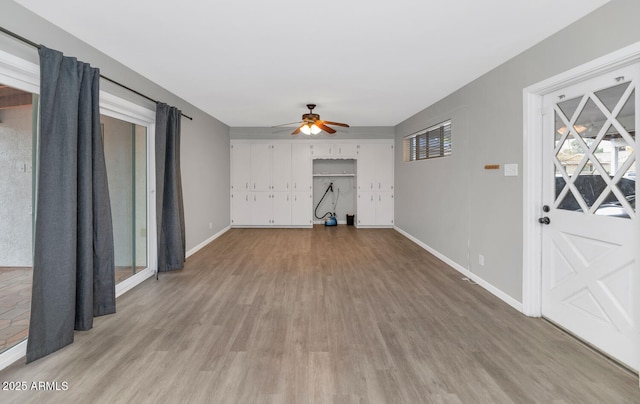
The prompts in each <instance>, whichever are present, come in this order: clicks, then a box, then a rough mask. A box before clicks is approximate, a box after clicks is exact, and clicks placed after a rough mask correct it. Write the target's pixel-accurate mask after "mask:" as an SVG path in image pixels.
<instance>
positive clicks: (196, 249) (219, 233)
mask: <svg viewBox="0 0 640 404" xmlns="http://www.w3.org/2000/svg"><path fill="white" fill-rule="evenodd" d="M230 228H231V226H230V225H229V226H227V227H225V228H224V229H222V230H220V231H219V232H217V233H216V234H214V235H213V236H211V237H209V238H208V239H206V240H205V241H203V242H202V243H200V244H198V245H197V246H195V247H193V248H192V249H190V250H189V251H187V253H186V254H185V255H186V258H189V257H190V256H192V255H193V254H195V253H197V252H198V251H200V250H202V249H203V248H204V247H206V246H207V244H209V243H210V242H212V241H213V240H215V239H217V238H218V237H220V236H222V235H223V234H224V233H226V232H227V231H229V229H230Z"/></svg>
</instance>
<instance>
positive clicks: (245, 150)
mask: <svg viewBox="0 0 640 404" xmlns="http://www.w3.org/2000/svg"><path fill="white" fill-rule="evenodd" d="M250 185H251V145H250V144H248V143H235V144H232V145H231V189H232V190H234V191H249V188H250Z"/></svg>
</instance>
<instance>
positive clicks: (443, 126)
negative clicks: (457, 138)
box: [404, 120, 451, 161]
mask: <svg viewBox="0 0 640 404" xmlns="http://www.w3.org/2000/svg"><path fill="white" fill-rule="evenodd" d="M450 154H451V120H448V121H445V122H441V123H439V124H437V125H434V126H432V127H430V128H427V129H422V130H420V131H418V132H416V133H413V134H411V135H409V136H406V137H405V138H404V161H416V160H424V159H432V158H436V157H444V156H449V155H450Z"/></svg>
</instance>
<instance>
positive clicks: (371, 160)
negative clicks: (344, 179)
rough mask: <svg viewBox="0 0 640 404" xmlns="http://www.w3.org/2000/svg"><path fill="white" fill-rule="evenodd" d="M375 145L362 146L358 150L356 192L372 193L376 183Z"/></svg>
mask: <svg viewBox="0 0 640 404" xmlns="http://www.w3.org/2000/svg"><path fill="white" fill-rule="evenodd" d="M375 146H377V145H376V144H362V145H360V147H359V148H358V161H357V178H356V180H357V184H358V191H362V192H373V191H375V190H376V189H375V188H374V186H375V187H377V181H376V179H377V178H376V156H377V150H378V149H377V148H376V147H375Z"/></svg>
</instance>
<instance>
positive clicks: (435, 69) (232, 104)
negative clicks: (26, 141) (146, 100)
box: [15, 0, 608, 127]
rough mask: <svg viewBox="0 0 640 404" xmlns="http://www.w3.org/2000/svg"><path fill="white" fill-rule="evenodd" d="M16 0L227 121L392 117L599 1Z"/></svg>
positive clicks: (390, 120)
mask: <svg viewBox="0 0 640 404" xmlns="http://www.w3.org/2000/svg"><path fill="white" fill-rule="evenodd" d="M15 1H16V2H17V3H19V4H21V5H23V6H24V7H26V8H28V9H30V10H31V11H33V12H35V13H36V14H39V15H40V16H42V17H43V18H45V19H47V20H49V21H51V22H52V23H54V24H55V25H57V26H59V27H61V28H62V29H64V30H66V31H67V32H69V33H71V34H73V35H74V36H76V37H78V38H80V39H82V40H83V41H85V42H87V43H88V44H90V45H92V46H93V47H95V48H97V49H98V50H100V51H102V52H103V53H105V54H107V55H109V56H111V57H112V58H114V59H116V60H118V61H120V62H121V63H123V64H125V65H126V66H128V67H130V68H131V69H133V70H135V71H137V72H138V73H140V74H142V75H143V76H146V77H147V78H149V79H150V80H152V81H154V82H156V83H157V84H159V85H161V86H162V87H165V88H166V89H168V90H170V91H171V92H173V93H175V94H177V95H179V96H180V97H182V98H184V99H185V100H187V101H188V102H190V103H192V104H193V105H195V106H197V107H198V108H200V109H202V110H204V111H205V112H207V113H209V114H211V115H212V116H214V117H216V118H218V119H219V120H221V121H222V122H224V123H226V124H227V125H229V126H232V127H237V126H272V125H277V124H281V123H286V122H291V121H296V120H299V119H300V115H301V114H303V113H305V112H307V111H306V108H305V104H307V103H316V104H318V107H317V109H316V111H315V112H317V113H319V114H320V115H321V117H322V118H323V119H328V120H332V121H339V122H347V123H350V124H351V125H352V126H393V125H396V124H398V123H400V122H401V121H403V120H404V119H406V118H408V117H410V116H412V115H413V114H415V113H417V112H419V111H420V110H422V109H424V108H426V107H427V106H429V105H431V104H433V103H434V102H436V101H438V100H439V99H441V98H442V97H444V96H446V95H448V94H450V93H451V92H453V91H455V90H456V89H458V88H460V87H462V86H463V85H465V84H467V83H468V82H470V81H472V80H473V79H475V78H477V77H479V76H481V75H482V74H484V73H486V72H487V71H489V70H491V69H492V68H494V67H496V66H498V65H500V64H501V63H503V62H505V61H506V60H508V59H510V58H512V57H513V56H515V55H517V54H519V53H521V52H522V51H524V50H525V49H527V48H529V47H530V46H532V45H534V44H536V43H537V42H539V41H541V40H542V39H544V38H546V37H548V36H549V35H551V34H553V33H554V32H557V31H558V30H560V29H562V28H563V27H565V26H567V25H569V24H570V23H572V22H573V21H575V20H577V19H579V18H580V17H582V16H584V15H586V14H588V13H589V12H591V11H593V10H595V9H596V8H598V7H600V6H602V5H603V4H605V3H607V2H608V0H395V1H381V0H320V1H317V2H311V1H309V2H302V1H296V0H270V1H266V0H244V1H242V0H180V1H166V0H109V1H87V0H56V1H51V0H15ZM44 45H47V44H46V43H44ZM60 50H62V51H64V49H60ZM103 73H104V74H105V75H107V76H108V75H109V72H108V71H104V72H103ZM125 84H127V85H129V86H131V87H133V88H135V83H125ZM184 112H185V113H186V114H189V111H187V110H185V111H184Z"/></svg>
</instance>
